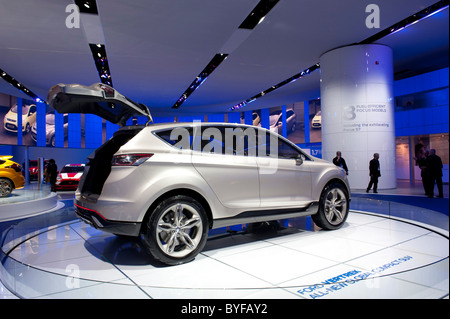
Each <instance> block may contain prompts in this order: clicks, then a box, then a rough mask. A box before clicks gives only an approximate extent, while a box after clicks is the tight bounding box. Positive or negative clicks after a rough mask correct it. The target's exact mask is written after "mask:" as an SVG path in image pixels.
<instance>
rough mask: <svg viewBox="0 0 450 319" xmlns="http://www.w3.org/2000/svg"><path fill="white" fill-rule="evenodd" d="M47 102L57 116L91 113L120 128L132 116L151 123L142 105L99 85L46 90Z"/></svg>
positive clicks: (69, 85)
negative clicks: (141, 117)
mask: <svg viewBox="0 0 450 319" xmlns="http://www.w3.org/2000/svg"><path fill="white" fill-rule="evenodd" d="M47 102H48V104H49V105H50V106H51V107H53V108H54V109H55V110H57V111H58V112H59V113H80V114H86V113H89V114H95V115H98V116H100V117H101V118H103V119H105V120H107V121H110V122H111V123H114V124H119V125H120V126H125V123H126V121H127V120H128V119H129V118H130V117H132V116H145V117H146V118H147V119H148V122H153V120H152V116H151V114H150V111H149V110H148V108H147V107H146V106H145V105H144V104H141V103H136V102H134V101H132V100H130V99H129V98H127V97H126V96H124V95H122V94H120V93H119V92H117V91H116V90H115V89H113V88H112V87H110V86H109V85H106V84H102V83H95V84H92V85H91V86H85V85H80V84H57V85H55V86H53V87H52V88H51V89H50V90H49V92H48V95H47ZM148 122H147V123H148Z"/></svg>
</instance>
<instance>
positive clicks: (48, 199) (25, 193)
mask: <svg viewBox="0 0 450 319" xmlns="http://www.w3.org/2000/svg"><path fill="white" fill-rule="evenodd" d="M63 206H64V205H63V204H61V203H60V202H58V195H57V194H56V193H54V192H50V186H49V185H42V187H40V188H38V186H37V185H36V184H30V185H26V187H24V188H22V189H16V190H14V191H13V192H12V193H11V195H10V196H8V197H2V198H0V222H4V221H9V220H15V219H21V218H28V217H31V216H36V215H39V214H42V213H46V212H48V211H51V210H54V209H60V208H61V207H63Z"/></svg>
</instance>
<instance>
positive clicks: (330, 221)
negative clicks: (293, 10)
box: [312, 183, 349, 230]
mask: <svg viewBox="0 0 450 319" xmlns="http://www.w3.org/2000/svg"><path fill="white" fill-rule="evenodd" d="M348 210H349V195H348V192H347V190H346V189H345V187H344V186H342V185H341V184H339V183H331V184H328V185H327V186H326V187H325V188H324V190H323V191H322V194H321V196H320V202H319V210H318V212H317V213H316V214H314V215H312V219H313V221H314V223H315V224H316V225H317V226H319V227H320V228H323V229H327V230H333V229H338V228H340V227H341V226H342V225H343V224H344V223H345V221H346V219H347V216H348Z"/></svg>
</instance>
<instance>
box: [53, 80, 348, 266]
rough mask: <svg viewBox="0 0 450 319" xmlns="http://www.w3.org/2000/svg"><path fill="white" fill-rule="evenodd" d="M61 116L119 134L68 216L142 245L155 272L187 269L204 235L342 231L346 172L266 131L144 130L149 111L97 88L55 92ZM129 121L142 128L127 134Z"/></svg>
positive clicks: (169, 126) (171, 126)
mask: <svg viewBox="0 0 450 319" xmlns="http://www.w3.org/2000/svg"><path fill="white" fill-rule="evenodd" d="M48 101H49V104H50V105H51V106H53V107H54V108H55V109H56V110H57V111H58V112H60V113H77V112H78V113H92V114H97V115H99V116H101V117H103V118H105V119H107V120H108V121H111V122H113V123H119V124H121V126H122V127H121V128H120V129H119V130H118V131H117V132H116V133H115V134H114V136H113V137H112V138H111V139H110V140H108V141H107V142H106V143H105V144H103V145H102V146H101V147H99V148H98V149H97V150H96V151H95V152H94V153H92V154H91V155H90V156H89V157H88V162H87V164H86V169H85V172H84V174H83V176H82V178H81V180H80V184H79V186H78V189H77V191H76V193H75V200H74V202H75V211H76V213H77V215H78V216H79V217H80V218H81V219H82V220H83V221H85V222H87V223H89V224H90V225H92V226H94V227H95V228H98V229H101V230H104V231H107V232H111V233H114V234H117V235H128V236H140V237H141V239H142V240H143V242H144V244H145V246H146V247H147V249H148V252H149V253H150V254H151V255H152V256H154V257H155V258H156V259H158V260H160V261H162V262H163V263H166V264H170V265H175V264H180V263H184V262H188V261H190V260H192V259H194V258H195V256H196V255H197V254H198V253H199V252H200V251H201V250H202V249H203V247H204V245H205V242H206V239H207V236H208V230H209V229H212V228H219V227H225V226H230V225H236V224H245V223H254V222H261V221H270V220H279V219H285V218H292V217H298V216H305V215H312V219H313V221H314V222H315V224H316V225H318V226H319V227H321V228H323V229H337V228H339V227H340V226H342V224H343V223H344V222H345V220H346V218H347V215H348V210H349V200H350V192H349V186H348V182H347V178H346V174H345V172H344V171H343V170H342V169H341V168H338V167H337V166H335V165H333V164H331V163H329V162H327V161H324V160H321V159H318V158H314V157H312V156H309V155H307V154H305V153H304V152H303V151H302V150H301V149H300V148H298V147H297V146H296V145H294V144H292V143H291V142H290V141H288V140H287V139H285V138H283V137H281V136H279V135H278V134H276V133H273V132H270V131H269V130H266V129H262V128H259V127H254V126H247V125H240V124H228V123H165V124H151V122H152V118H151V115H150V112H149V111H148V108H147V107H146V106H144V105H142V104H137V103H135V102H133V101H131V100H130V99H128V98H126V97H124V96H123V95H121V94H119V93H118V92H117V91H115V90H114V89H113V88H111V87H109V86H107V85H104V84H94V85H92V86H89V87H86V86H82V85H76V84H71V85H64V84H59V85H56V86H54V87H53V88H52V89H51V90H50V92H49V96H48ZM132 116H146V117H147V118H148V122H147V124H146V125H133V126H125V123H126V121H127V120H128V119H129V118H130V117H132Z"/></svg>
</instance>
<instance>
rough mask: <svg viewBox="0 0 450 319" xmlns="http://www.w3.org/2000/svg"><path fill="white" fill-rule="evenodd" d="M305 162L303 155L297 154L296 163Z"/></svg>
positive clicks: (298, 164)
mask: <svg viewBox="0 0 450 319" xmlns="http://www.w3.org/2000/svg"><path fill="white" fill-rule="evenodd" d="M302 164H303V155H299V156H297V158H296V159H295V165H297V166H300V165H302Z"/></svg>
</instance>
